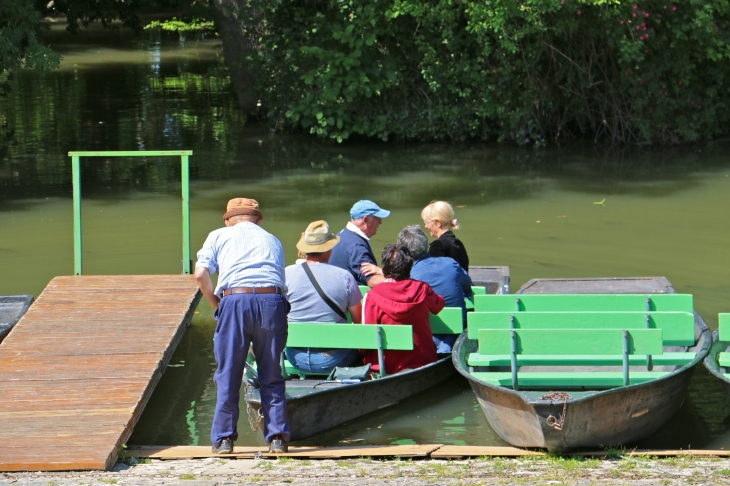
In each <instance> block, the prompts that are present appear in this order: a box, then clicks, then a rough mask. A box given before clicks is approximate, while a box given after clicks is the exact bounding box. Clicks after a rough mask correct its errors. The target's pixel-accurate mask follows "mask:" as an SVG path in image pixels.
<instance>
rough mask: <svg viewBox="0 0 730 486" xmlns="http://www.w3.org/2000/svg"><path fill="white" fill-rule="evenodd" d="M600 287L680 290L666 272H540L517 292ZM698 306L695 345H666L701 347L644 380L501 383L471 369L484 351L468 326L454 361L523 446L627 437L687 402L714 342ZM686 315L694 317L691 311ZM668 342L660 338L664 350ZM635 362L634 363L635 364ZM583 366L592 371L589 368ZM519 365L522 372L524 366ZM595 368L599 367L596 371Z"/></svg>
mask: <svg viewBox="0 0 730 486" xmlns="http://www.w3.org/2000/svg"><path fill="white" fill-rule="evenodd" d="M594 293H608V294H662V293H676V292H675V291H674V289H673V288H672V286H671V284H670V283H669V281H668V280H667V279H665V278H663V277H649V278H626V279H537V280H531V281H530V282H528V283H527V284H525V285H524V286H523V287H522V288H521V289H520V290H519V292H518V294H594ZM515 297H516V298H517V297H518V295H515ZM692 312H693V314H694V339H695V344H694V346H690V347H676V346H673V347H665V348H664V351H665V352H673V351H687V352H694V353H695V357H694V358H693V359H692V360H691V361H689V362H686V364H684V365H681V366H660V367H655V368H654V369H655V370H660V371H666V372H667V373H666V374H664V375H663V376H662V377H661V378H657V379H653V380H650V381H645V382H643V383H638V384H629V385H628V386H615V387H613V388H607V389H580V388H578V389H576V388H575V387H573V388H572V389H563V390H560V389H558V390H555V391H554V392H552V393H551V394H550V395H548V394H547V392H548V391H550V390H549V389H543V390H541V391H540V390H532V391H530V390H524V389H518V390H513V389H512V388H511V387H506V386H500V385H495V384H492V383H489V382H486V381H483V380H480V379H477V378H475V377H473V376H472V375H471V373H470V371H473V368H472V369H471V370H470V368H469V366H468V364H467V359H468V358H467V357H468V355H469V354H470V353H473V352H475V351H477V341H475V340H473V339H469V338H468V336H467V333H464V334H462V335H461V336H460V337H459V340H458V341H457V342H456V344H455V346H454V352H453V359H454V365H455V367H456V369H457V371H458V372H459V373H461V374H462V375H463V376H464V377H465V378H466V379H467V380H468V381H469V383H470V385H471V387H472V389H473V391H474V393H475V395H476V397H477V400H478V402H479V405H480V407H481V409H482V411H483V412H484V414H485V415H486V417H487V420H488V421H489V423H490V425H491V426H492V428H493V429H494V430H495V431H496V432H497V434H499V436H500V437H501V438H502V439H503V440H505V441H506V442H509V443H510V444H513V445H515V446H520V447H544V448H547V449H548V450H550V451H554V452H562V451H566V450H570V449H574V448H580V447H596V446H615V445H625V444H629V443H631V442H632V441H636V440H639V439H642V438H644V437H647V436H649V435H650V434H652V433H653V432H654V431H656V430H657V429H658V428H659V427H661V426H662V425H663V424H664V423H665V422H666V421H667V420H668V419H669V418H670V417H671V416H672V415H673V414H674V413H675V412H676V411H677V410H679V408H680V407H681V405H682V402H683V401H684V397H685V394H686V391H687V387H688V386H689V382H690V378H691V377H692V373H693V370H694V367H695V366H696V365H697V364H698V363H699V362H700V361H702V360H703V359H704V357H705V356H706V355H707V353H708V351H709V349H710V344H711V336H710V332H709V329H708V327H707V324H706V323H705V321H704V320H703V319H702V318H701V317H700V316H699V315H698V314H697V312H695V311H692ZM687 317H689V319H690V322H691V319H692V315H691V314H690V315H689V316H687ZM508 332H509V331H508ZM623 332H624V333H625V332H626V331H623ZM624 336H625V334H624ZM624 339H625V338H624ZM661 344H662V342H661V341H660V349H659V350H660V351H661ZM624 349H625V348H624ZM635 368H636V367H635V366H633V365H632V369H635ZM507 369H508V370H509V369H510V368H509V367H508V368H507ZM581 369H582V370H583V371H586V368H581ZM603 369H605V368H603ZM619 369H620V368H619ZM627 369H628V366H627ZM643 369H646V368H643ZM519 370H520V373H521V372H522V367H520V368H519ZM593 370H596V368H592V369H591V370H590V371H593ZM625 372H626V371H625ZM481 376H484V375H481ZM528 388H529V387H528ZM566 388H567V387H566ZM555 392H561V393H567V394H568V397H566V396H565V395H563V396H560V395H556V394H554V393H555ZM556 397H558V398H556Z"/></svg>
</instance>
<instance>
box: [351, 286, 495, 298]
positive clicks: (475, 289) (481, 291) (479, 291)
mask: <svg viewBox="0 0 730 486" xmlns="http://www.w3.org/2000/svg"><path fill="white" fill-rule="evenodd" d="M358 287H359V288H360V293H361V294H362V296H363V297H365V294H367V293H368V292H369V291H370V287H368V286H367V285H358ZM471 293H472V294H474V295H485V294H486V293H487V288H486V287H479V286H472V288H471Z"/></svg>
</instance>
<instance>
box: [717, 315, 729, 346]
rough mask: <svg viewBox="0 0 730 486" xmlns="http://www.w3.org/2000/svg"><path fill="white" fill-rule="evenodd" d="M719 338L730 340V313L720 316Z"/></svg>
mask: <svg viewBox="0 0 730 486" xmlns="http://www.w3.org/2000/svg"><path fill="white" fill-rule="evenodd" d="M718 329H719V331H718V338H719V339H720V341H730V314H720V315H719V316H718Z"/></svg>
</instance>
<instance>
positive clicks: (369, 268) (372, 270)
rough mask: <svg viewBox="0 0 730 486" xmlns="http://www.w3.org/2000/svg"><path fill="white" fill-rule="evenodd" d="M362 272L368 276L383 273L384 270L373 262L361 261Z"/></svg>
mask: <svg viewBox="0 0 730 486" xmlns="http://www.w3.org/2000/svg"><path fill="white" fill-rule="evenodd" d="M360 272H361V273H362V274H363V275H364V276H366V277H369V276H370V275H383V270H382V269H381V268H380V267H379V266H377V265H375V264H373V263H361V264H360Z"/></svg>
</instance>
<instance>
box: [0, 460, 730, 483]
mask: <svg viewBox="0 0 730 486" xmlns="http://www.w3.org/2000/svg"><path fill="white" fill-rule="evenodd" d="M132 462H133V464H130V465H128V464H124V463H117V465H116V466H115V467H114V469H113V470H112V471H108V472H70V473H69V472H62V473H50V472H49V473H0V484H2V485H4V484H22V485H26V484H27V485H38V486H40V485H43V486H52V485H71V484H73V485H76V484H93V485H102V484H118V485H141V486H148V485H159V484H165V485H184V486H193V485H206V486H208V485H210V486H212V485H236V484H268V483H293V484H299V485H345V484H350V483H352V482H355V481H356V482H357V484H358V485H361V484H363V485H376V484H392V485H421V484H424V485H425V484H449V485H451V484H453V485H457V484H464V485H471V484H484V485H492V484H495V485H496V484H580V485H583V484H585V485H589V484H590V485H592V484H606V485H609V484H610V485H613V484H631V485H649V484H667V485H675V484H676V485H680V484H698V485H699V484H730V460H728V459H710V458H706V457H703V458H692V457H678V458H662V459H656V458H649V457H644V456H637V457H636V458H623V459H622V458H617V459H604V460H598V459H580V458H561V457H554V458H553V457H548V458H544V457H540V458H518V459H500V458H480V459H472V460H458V461H457V460H455V461H445V460H435V459H430V460H412V461H410V460H387V461H381V460H371V459H369V458H362V459H349V460H337V461H335V460H318V461H308V460H298V459H286V458H285V459H279V460H264V459H259V460H256V459H238V460H236V459H233V460H230V459H214V458H209V459H200V460H185V461H159V460H143V461H142V462H139V463H134V460H132Z"/></svg>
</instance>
